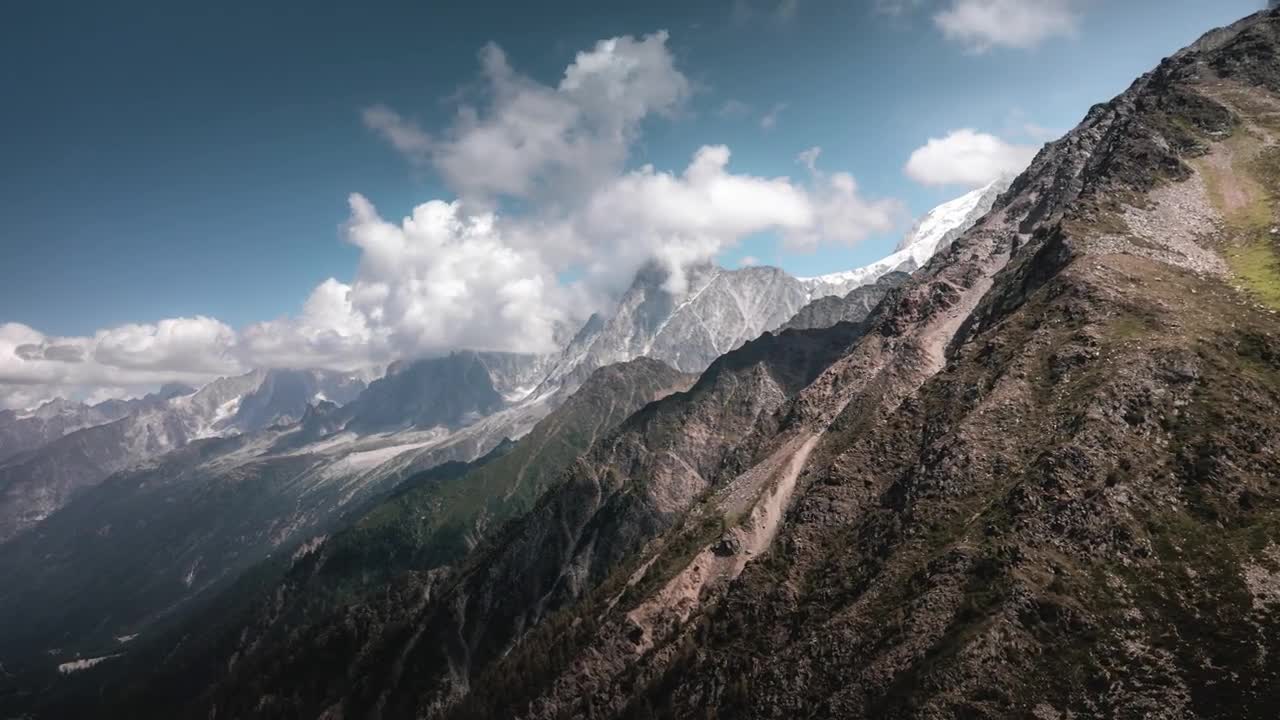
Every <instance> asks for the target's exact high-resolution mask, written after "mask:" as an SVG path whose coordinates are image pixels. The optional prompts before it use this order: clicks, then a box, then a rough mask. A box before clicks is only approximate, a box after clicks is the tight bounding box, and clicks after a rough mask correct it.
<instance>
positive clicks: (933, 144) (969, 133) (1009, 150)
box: [904, 128, 1039, 187]
mask: <svg viewBox="0 0 1280 720" xmlns="http://www.w3.org/2000/svg"><path fill="white" fill-rule="evenodd" d="M1038 149H1039V148H1037V147H1034V146H1031V145H1015V144H1012V143H1009V142H1006V141H1004V140H1001V139H1000V138H998V137H996V136H995V135H990V134H987V133H980V132H977V131H975V130H970V129H967V128H966V129H961V130H953V131H952V132H950V133H948V134H947V135H946V136H945V137H941V138H930V139H929V141H928V142H927V143H925V144H924V146H923V147H920V148H917V149H916V150H915V151H914V152H912V153H911V157H910V159H908V160H907V165H906V167H905V168H904V169H905V171H906V173H907V175H908V176H909V177H911V178H912V179H913V180H915V181H917V182H920V183H923V184H925V185H964V186H966V187H981V186H983V185H986V184H987V183H989V182H991V181H992V180H995V179H996V178H998V177H1001V176H1004V175H1014V174H1017V173H1019V172H1022V171H1023V170H1024V169H1026V167H1027V165H1028V164H1030V163H1031V160H1032V158H1034V157H1035V154H1036V152H1037V150H1038Z"/></svg>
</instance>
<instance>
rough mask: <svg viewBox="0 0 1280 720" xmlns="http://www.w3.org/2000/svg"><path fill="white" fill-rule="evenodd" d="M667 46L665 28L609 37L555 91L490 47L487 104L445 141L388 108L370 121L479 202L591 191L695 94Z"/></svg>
mask: <svg viewBox="0 0 1280 720" xmlns="http://www.w3.org/2000/svg"><path fill="white" fill-rule="evenodd" d="M666 42H667V33H666V32H656V33H653V34H652V35H647V36H645V37H642V38H640V39H636V38H633V37H630V36H623V37H617V38H611V39H608V40H601V41H600V42H598V43H596V45H595V47H593V48H592V49H590V50H587V51H583V52H580V53H578V54H577V56H576V57H575V59H574V61H573V63H572V64H570V65H569V66H568V67H567V68H565V71H564V75H563V77H562V78H561V79H560V82H559V84H558V85H556V86H555V87H551V86H548V85H543V84H541V83H539V82H537V81H535V80H533V79H531V78H528V77H525V76H523V75H521V74H519V73H517V72H516V71H515V70H513V69H512V67H511V65H510V64H509V63H508V61H507V57H506V54H505V53H504V52H503V51H502V49H501V48H499V47H498V46H496V45H492V44H490V45H488V46H486V47H485V48H484V49H483V50H482V51H481V53H480V65H481V79H482V84H483V98H482V102H481V103H477V104H464V105H462V106H460V107H459V108H458V110H457V113H456V117H455V120H454V123H453V125H452V127H450V128H448V129H446V130H445V131H443V132H442V133H440V134H439V135H434V134H429V133H427V132H425V131H423V130H422V129H420V128H419V127H417V126H416V125H414V124H413V123H411V122H409V121H408V120H406V119H405V118H404V117H402V116H401V115H400V114H398V113H397V112H395V111H394V110H392V109H390V108H388V107H386V106H383V105H377V106H374V107H371V108H368V109H366V110H365V111H364V121H365V124H366V125H367V126H368V127H370V128H371V129H373V130H375V131H376V132H378V133H379V134H380V135H382V136H383V137H384V138H385V139H386V140H387V141H388V142H390V143H391V145H392V146H393V147H395V148H396V149H397V150H399V151H400V152H401V153H402V154H404V155H405V156H406V157H407V158H408V159H410V160H411V161H412V162H414V163H430V164H431V165H432V166H434V167H435V169H436V170H437V171H438V172H439V173H440V175H441V177H442V178H443V179H444V180H445V182H446V183H447V184H448V185H449V187H450V188H452V189H453V190H454V191H455V192H457V193H458V195H459V196H460V197H461V198H462V199H464V200H465V201H469V202H471V203H473V204H480V205H487V204H490V203H491V201H492V200H493V199H494V198H496V197H500V196H508V197H520V198H526V197H530V196H533V195H539V196H542V195H545V194H546V193H548V192H552V193H555V194H557V195H561V196H563V195H570V194H573V193H579V192H583V191H585V190H586V189H588V188H590V187H592V186H593V185H594V184H595V183H597V182H599V181H601V180H603V179H606V178H608V177H611V176H613V175H616V174H617V173H618V172H619V171H621V169H622V167H623V165H624V164H625V162H626V159H627V151H628V149H629V147H630V145H631V144H632V142H633V141H634V140H635V138H636V135H637V132H638V128H639V124H640V123H641V121H643V120H644V119H645V118H647V117H649V116H652V115H670V114H672V113H674V112H675V111H676V110H677V109H678V108H679V107H680V105H681V104H682V103H683V102H684V100H685V99H686V98H687V97H688V96H689V94H690V92H691V86H690V83H689V81H688V79H687V78H686V77H685V76H684V74H683V73H681V72H680V71H679V70H677V69H676V67H675V60H674V58H673V57H672V55H671V53H670V52H669V50H668V49H667V45H666Z"/></svg>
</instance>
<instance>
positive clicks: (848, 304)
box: [778, 272, 911, 330]
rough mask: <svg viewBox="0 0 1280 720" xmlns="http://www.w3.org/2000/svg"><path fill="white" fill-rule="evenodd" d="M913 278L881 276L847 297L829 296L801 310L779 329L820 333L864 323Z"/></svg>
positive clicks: (899, 273) (906, 275)
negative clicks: (879, 306)
mask: <svg viewBox="0 0 1280 720" xmlns="http://www.w3.org/2000/svg"><path fill="white" fill-rule="evenodd" d="M910 279H911V276H910V275H908V274H907V273H903V272H891V273H888V274H887V275H882V276H880V277H879V278H878V279H876V281H875V282H873V283H870V284H868V285H863V286H861V287H856V288H854V289H852V290H850V291H849V294H847V295H845V296H844V297H839V296H837V295H828V296H826V297H821V298H818V299H817V300H814V301H813V302H811V303H809V304H808V305H805V306H804V307H802V308H800V310H799V312H797V313H796V314H795V316H794V317H792V318H791V319H790V320H788V321H786V322H785V323H783V325H782V327H780V328H778V329H779V330H817V329H819V328H824V327H831V326H832V325H836V324H838V323H842V322H862V321H863V320H865V319H866V318H867V316H868V315H870V314H871V311H872V310H875V308H876V306H877V305H879V304H880V301H881V300H883V299H884V296H885V295H887V294H888V293H889V291H890V290H892V289H893V288H895V287H898V286H899V285H902V284H903V283H905V282H907V281H908V280H910Z"/></svg>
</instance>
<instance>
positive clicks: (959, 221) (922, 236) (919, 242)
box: [800, 177, 1013, 297]
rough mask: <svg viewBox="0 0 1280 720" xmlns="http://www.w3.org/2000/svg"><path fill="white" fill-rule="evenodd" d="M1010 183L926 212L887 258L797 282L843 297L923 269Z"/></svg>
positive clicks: (818, 292) (820, 292) (989, 186)
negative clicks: (890, 277) (891, 276)
mask: <svg viewBox="0 0 1280 720" xmlns="http://www.w3.org/2000/svg"><path fill="white" fill-rule="evenodd" d="M1012 182H1013V178H1012V177H1002V178H999V179H997V180H994V181H992V182H991V183H989V184H987V185H986V186H984V187H980V188H978V189H977V190H973V191H971V192H968V193H965V194H964V195H961V196H960V197H958V198H956V199H955V200H951V201H948V202H945V203H943V204H941V205H939V206H937V207H935V208H934V209H932V210H930V211H929V212H927V213H925V214H924V216H923V217H921V218H920V220H919V221H917V222H916V224H915V226H914V227H912V228H911V231H910V232H908V233H907V234H906V235H904V236H903V238H902V240H901V241H899V242H898V247H897V248H896V249H895V251H894V253H893V254H892V255H889V256H888V257H885V258H882V259H880V260H877V261H876V262H874V263H871V264H870V265H867V266H865V267H860V268H856V269H854V270H846V271H844V272H838V273H831V274H830V275H819V276H817V277H808V278H800V282H802V283H804V284H805V286H806V287H808V288H809V290H810V292H811V293H812V294H813V296H814V297H820V296H822V295H844V294H846V293H848V292H849V291H850V290H853V289H854V288H856V287H860V286H862V285H867V284H870V283H873V282H875V281H876V280H878V279H880V278H881V277H882V276H884V275H887V274H889V273H891V272H894V271H898V270H901V271H904V272H912V271H914V270H916V269H918V268H921V267H924V265H925V263H927V262H929V259H930V258H932V257H933V256H934V254H935V253H937V252H938V251H939V250H942V249H944V248H946V247H947V246H949V245H950V244H951V243H952V242H953V241H954V240H955V239H956V238H958V237H960V236H961V235H963V234H964V233H965V231H967V230H968V229H969V228H971V227H973V226H974V225H975V224H977V222H978V221H979V220H981V219H982V218H983V216H985V215H986V214H987V213H988V212H990V211H991V206H992V205H994V204H995V202H996V199H997V198H998V197H1000V193H1002V192H1004V191H1005V190H1007V189H1008V188H1009V185H1010V184H1011V183H1012Z"/></svg>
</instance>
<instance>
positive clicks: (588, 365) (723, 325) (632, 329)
mask: <svg viewBox="0 0 1280 720" xmlns="http://www.w3.org/2000/svg"><path fill="white" fill-rule="evenodd" d="M666 282H667V274H666V273H665V272H664V271H663V270H661V269H659V268H658V267H656V266H650V267H647V268H645V269H643V270H641V271H640V272H639V273H638V274H637V275H636V279H635V282H634V283H632V285H631V288H630V289H629V290H628V291H627V292H626V294H624V295H623V297H622V299H621V300H620V301H619V303H618V306H617V308H615V309H614V311H613V312H612V314H610V315H609V316H608V317H607V318H601V317H599V316H596V317H593V318H591V320H589V321H588V322H587V324H586V325H585V326H584V327H583V328H582V330H581V331H580V332H579V333H578V335H577V336H576V337H575V338H574V339H573V341H572V342H570V344H569V346H568V347H567V348H566V349H565V351H564V352H563V353H562V355H561V357H560V359H559V361H558V362H557V364H556V365H555V366H554V367H553V369H552V371H551V372H550V374H549V376H548V377H547V379H546V381H545V382H544V383H543V389H542V390H541V391H542V392H546V391H549V390H552V389H555V388H557V387H560V386H562V385H563V386H565V387H568V388H570V389H572V388H575V387H577V385H578V384H579V383H581V381H582V379H584V378H586V377H587V376H588V375H590V374H591V372H592V371H594V370H595V369H596V368H598V367H603V366H605V365H609V364H611V363H616V362H623V361H626V360H630V359H632V358H636V357H651V358H654V359H655V360H661V361H663V362H665V363H667V364H669V365H671V366H672V367H674V368H676V369H677V370H681V371H683V372H702V371H703V370H705V369H706V368H707V366H708V365H710V364H711V362H712V361H713V360H715V359H716V358H718V357H720V356H721V355H723V354H725V353H726V352H729V351H730V350H733V349H734V348H737V347H739V346H741V345H742V344H743V343H745V342H747V341H748V340H752V339H754V338H756V337H759V335H760V334H761V333H763V332H765V331H767V330H773V329H774V328H777V327H778V326H779V325H781V324H782V323H784V322H786V321H787V319H788V318H790V317H791V316H792V315H794V314H795V313H796V311H797V310H799V309H800V308H801V307H803V306H804V305H805V304H806V303H808V302H809V300H810V298H811V292H810V290H809V288H807V287H806V286H805V284H804V283H802V282H801V281H799V280H797V279H795V278H793V277H791V276H790V275H788V274H787V273H785V272H783V271H782V270H779V269H778V268H772V267H754V268H743V269H740V270H725V269H723V268H719V267H715V266H712V265H705V266H699V267H695V268H691V269H690V271H689V272H688V288H687V290H686V291H685V292H684V293H681V294H678V295H675V294H672V293H671V292H669V291H668V290H667V289H666V287H665V285H666Z"/></svg>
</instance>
